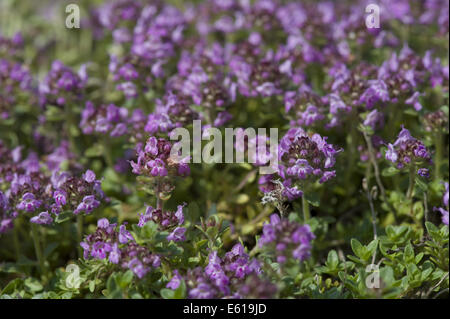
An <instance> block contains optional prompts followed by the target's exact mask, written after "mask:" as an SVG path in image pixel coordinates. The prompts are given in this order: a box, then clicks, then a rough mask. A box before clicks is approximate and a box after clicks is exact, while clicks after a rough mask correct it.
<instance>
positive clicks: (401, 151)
mask: <svg viewBox="0 0 450 319" xmlns="http://www.w3.org/2000/svg"><path fill="white" fill-rule="evenodd" d="M385 157H386V159H387V160H389V161H391V162H392V163H396V164H397V168H399V169H401V168H404V167H406V166H408V167H409V166H410V165H420V164H430V163H431V155H430V154H429V152H428V150H427V148H426V147H425V145H424V144H423V142H422V141H420V140H418V139H415V138H414V137H412V136H411V134H410V132H409V131H408V130H407V129H406V128H404V127H403V128H402V130H401V131H400V133H399V135H398V137H397V140H396V141H395V142H394V144H388V150H387V151H386V155H385ZM419 174H421V175H422V174H425V175H427V171H426V170H424V169H422V170H420V171H419ZM425 175H422V176H425Z"/></svg>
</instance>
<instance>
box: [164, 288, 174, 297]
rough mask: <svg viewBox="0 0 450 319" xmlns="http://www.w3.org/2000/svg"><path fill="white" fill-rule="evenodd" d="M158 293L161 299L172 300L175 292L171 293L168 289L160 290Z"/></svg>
mask: <svg viewBox="0 0 450 319" xmlns="http://www.w3.org/2000/svg"><path fill="white" fill-rule="evenodd" d="M160 293H161V297H163V298H164V299H174V296H175V291H173V290H172V289H168V288H163V289H161V291H160Z"/></svg>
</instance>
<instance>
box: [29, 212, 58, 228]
mask: <svg viewBox="0 0 450 319" xmlns="http://www.w3.org/2000/svg"><path fill="white" fill-rule="evenodd" d="M30 222H32V223H35V224H39V225H50V224H51V223H52V222H53V218H52V217H51V216H50V214H49V213H48V212H42V213H40V214H39V215H38V216H34V217H32V218H31V219H30Z"/></svg>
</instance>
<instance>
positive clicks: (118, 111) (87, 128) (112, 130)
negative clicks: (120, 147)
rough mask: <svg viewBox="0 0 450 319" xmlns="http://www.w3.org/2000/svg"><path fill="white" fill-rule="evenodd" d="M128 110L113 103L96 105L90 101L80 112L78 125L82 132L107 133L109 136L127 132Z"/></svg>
mask: <svg viewBox="0 0 450 319" xmlns="http://www.w3.org/2000/svg"><path fill="white" fill-rule="evenodd" d="M127 117H128V110H127V109H126V108H123V107H117V106H115V105H114V104H109V105H100V106H98V107H96V106H95V105H94V103H92V102H91V101H88V102H86V106H85V108H84V110H83V111H82V113H81V122H80V127H81V129H82V131H83V133H84V134H93V133H94V132H95V133H100V134H108V135H109V136H111V137H118V136H122V135H124V134H126V133H127V131H128V128H127V125H126V121H127Z"/></svg>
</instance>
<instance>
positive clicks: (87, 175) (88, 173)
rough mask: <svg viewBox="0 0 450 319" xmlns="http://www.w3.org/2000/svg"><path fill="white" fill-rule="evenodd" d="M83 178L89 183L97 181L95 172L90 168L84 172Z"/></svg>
mask: <svg viewBox="0 0 450 319" xmlns="http://www.w3.org/2000/svg"><path fill="white" fill-rule="evenodd" d="M83 178H84V180H85V181H86V182H88V183H93V182H94V181H95V173H94V172H93V171H91V170H90V169H88V170H87V171H86V173H84V175H83Z"/></svg>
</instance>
